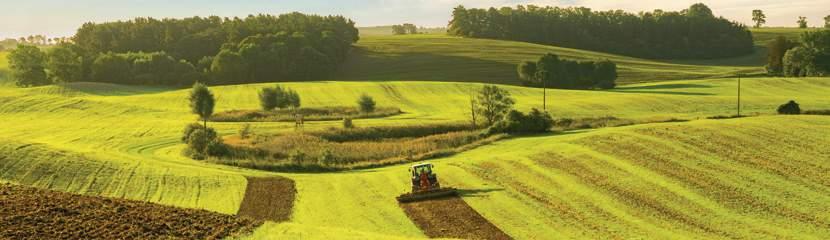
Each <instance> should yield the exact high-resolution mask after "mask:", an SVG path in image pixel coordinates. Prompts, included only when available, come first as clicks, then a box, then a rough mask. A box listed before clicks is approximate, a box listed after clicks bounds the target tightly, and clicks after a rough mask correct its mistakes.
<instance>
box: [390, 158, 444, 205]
mask: <svg viewBox="0 0 830 240" xmlns="http://www.w3.org/2000/svg"><path fill="white" fill-rule="evenodd" d="M434 168H435V166H434V165H432V164H431V163H421V164H416V165H413V166H412V167H410V168H409V172H410V173H411V175H412V177H411V179H412V191H411V192H410V193H406V194H403V195H401V196H398V198H397V199H398V202H402V203H404V202H414V201H421V200H426V199H433V198H441V197H446V196H455V195H457V193H456V190H455V189H454V188H441V184H440V183H439V182H438V175H436V174H435V172H433V169H434Z"/></svg>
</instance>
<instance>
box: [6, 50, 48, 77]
mask: <svg viewBox="0 0 830 240" xmlns="http://www.w3.org/2000/svg"><path fill="white" fill-rule="evenodd" d="M8 59H9V67H10V68H11V70H12V78H14V80H15V84H16V85H17V86H19V87H33V86H42V85H47V84H49V83H50V82H49V79H48V78H47V77H46V54H44V53H43V52H42V51H40V48H38V47H35V46H28V45H22V44H20V45H17V48H16V49H14V50H12V51H11V53H9V56H8Z"/></svg>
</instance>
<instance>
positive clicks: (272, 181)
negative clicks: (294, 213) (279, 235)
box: [237, 177, 297, 222]
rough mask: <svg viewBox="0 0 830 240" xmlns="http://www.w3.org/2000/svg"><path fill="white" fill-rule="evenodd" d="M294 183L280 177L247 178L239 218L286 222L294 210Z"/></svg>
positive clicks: (295, 192)
mask: <svg viewBox="0 0 830 240" xmlns="http://www.w3.org/2000/svg"><path fill="white" fill-rule="evenodd" d="M296 194H297V190H296V189H295V188H294V181H291V179H287V178H281V177H270V178H254V177H249V178H248V188H247V189H246V190H245V198H243V199H242V205H241V206H239V213H237V215H239V216H245V217H251V218H254V219H259V220H268V221H274V222H282V221H287V220H288V219H289V218H290V217H291V210H292V209H293V208H294V196H295V195H296Z"/></svg>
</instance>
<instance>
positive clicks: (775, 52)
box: [766, 36, 797, 75]
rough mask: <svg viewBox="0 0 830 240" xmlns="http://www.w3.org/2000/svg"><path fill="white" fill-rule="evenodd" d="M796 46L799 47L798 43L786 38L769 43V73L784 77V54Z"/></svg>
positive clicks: (777, 38)
mask: <svg viewBox="0 0 830 240" xmlns="http://www.w3.org/2000/svg"><path fill="white" fill-rule="evenodd" d="M795 46H797V43H796V42H793V41H790V40H789V39H787V38H786V37H784V36H778V37H776V38H775V40H773V41H771V42H769V43H767V65H766V69H767V73H769V74H770V75H782V74H783V73H784V54H786V53H787V51H789V50H790V49H792V48H794V47H795Z"/></svg>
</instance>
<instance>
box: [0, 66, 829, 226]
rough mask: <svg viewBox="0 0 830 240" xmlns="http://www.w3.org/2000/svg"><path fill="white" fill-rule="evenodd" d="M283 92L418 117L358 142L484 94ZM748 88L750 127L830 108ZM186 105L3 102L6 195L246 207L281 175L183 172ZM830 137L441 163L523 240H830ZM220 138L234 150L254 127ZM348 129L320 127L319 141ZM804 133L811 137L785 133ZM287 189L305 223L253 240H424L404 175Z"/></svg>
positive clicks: (657, 86) (526, 151)
mask: <svg viewBox="0 0 830 240" xmlns="http://www.w3.org/2000/svg"><path fill="white" fill-rule="evenodd" d="M270 85H271V84H256V85H237V86H223V87H214V88H212V90H213V91H214V93H215V94H216V96H217V98H218V104H217V111H223V110H229V109H251V108H257V97H256V91H257V90H259V89H260V88H261V87H263V86H270ZM285 85H286V86H288V87H291V88H292V89H294V90H296V91H297V92H298V93H299V94H300V95H301V97H302V101H303V104H304V105H305V106H338V105H344V104H352V103H354V102H355V100H356V99H357V97H358V96H359V95H360V94H361V93H363V92H366V93H369V94H370V95H372V96H374V97H375V100H377V101H378V103H379V105H380V106H394V107H400V108H401V109H402V110H404V111H405V112H406V114H404V115H400V116H396V117H392V118H387V119H366V120H355V124H356V125H357V126H369V125H393V124H414V123H424V122H448V121H461V120H465V119H466V115H467V113H466V109H467V101H468V99H469V93H470V91H472V90H474V89H476V88H478V87H480V86H481V85H480V84H471V83H442V82H309V83H289V84H285ZM742 85H743V87H744V91H743V96H742V97H743V100H744V101H745V102H744V104H745V105H744V111H745V112H760V113H772V112H773V111H774V109H775V107H776V106H777V105H779V104H781V103H784V102H785V101H787V100H789V99H795V100H797V101H798V102H799V103H801V104H802V107H803V108H813V109H815V108H830V99H827V98H826V93H827V92H828V91H830V82H828V81H827V79H826V78H805V79H777V78H756V79H745V80H744V82H743V84H742ZM506 88H507V89H508V90H509V91H511V93H512V94H513V95H514V96H515V97H516V98H517V101H518V102H519V105H518V107H519V108H520V109H524V110H526V109H529V108H531V107H539V106H540V105H541V102H539V101H538V100H539V99H540V94H541V90H539V89H530V88H523V87H506ZM734 89H735V82H734V80H732V79H712V80H689V81H671V82H661V83H649V84H634V85H629V86H625V87H622V88H620V89H617V90H613V91H564V90H550V91H549V92H548V93H549V94H550V95H549V96H550V98H549V102H548V106H549V107H550V110H551V111H552V113H553V115H554V116H556V117H588V116H607V115H613V116H618V117H625V118H656V117H681V118H701V117H705V116H711V115H723V114H731V113H732V112H733V111H734V101H735V96H734V95H735V91H734ZM186 95H187V90H174V89H166V88H143V87H128V86H120V85H111V84H90V83H74V84H68V85H66V86H47V87H39V88H31V89H19V88H11V87H0V117H1V118H2V119H3V121H0V136H3V138H2V140H0V159H1V160H0V181H7V182H16V183H23V184H27V185H34V186H38V187H42V188H49V189H54V190H60V191H66V192H73V193H84V194H92V195H104V196H111V197H123V198H128V199H136V200H146V201H151V202H158V203H162V204H167V205H174V206H182V207H191V208H203V209H208V210H212V211H217V212H222V213H235V212H236V211H237V210H238V208H239V203H240V201H241V197H242V195H243V194H244V189H245V184H246V182H245V181H246V180H245V178H244V177H243V176H252V175H253V176H262V175H271V174H273V173H265V172H260V171H252V170H243V169H236V168H232V167H226V166H217V165H211V164H205V163H202V162H198V161H192V160H189V159H185V158H184V157H182V156H181V154H180V151H181V149H182V147H183V145H182V144H180V143H179V137H180V134H181V133H180V132H181V130H182V128H183V126H184V125H185V124H186V123H189V122H192V121H193V120H194V119H195V117H194V116H193V115H192V114H189V111H188V109H187V102H186V100H185V98H186ZM424 99H428V100H424ZM827 124H830V119H828V118H825V117H807V116H805V117H779V116H768V117H759V118H747V119H739V120H725V121H713V120H702V121H693V122H689V123H674V124H657V125H646V126H634V127H625V128H614V129H603V130H595V131H582V132H572V133H569V134H564V135H548V136H537V137H529V138H518V139H512V140H507V141H504V142H498V143H496V144H495V145H491V146H487V147H483V148H479V149H476V150H473V151H470V152H466V153H463V154H461V155H457V156H454V157H451V158H448V159H442V160H438V161H437V162H438V164H439V165H438V168H437V169H438V171H439V174H441V175H442V179H443V180H444V181H445V182H446V183H445V184H447V185H452V186H457V187H460V188H462V189H464V190H465V191H463V193H464V197H465V200H467V201H468V202H469V203H470V204H471V205H472V206H473V207H474V208H476V210H478V211H479V212H480V213H481V214H482V215H484V216H485V217H486V218H488V219H489V220H490V221H492V222H494V223H495V224H496V225H497V226H499V227H500V228H502V229H503V230H504V231H505V232H507V233H508V234H511V235H513V236H514V237H517V238H520V239H526V238H540V237H543V236H563V237H588V238H612V237H620V238H630V237H637V236H640V237H642V236H662V237H666V238H684V237H688V238H698V237H712V236H716V235H723V234H724V233H729V234H732V235H729V236H733V237H737V238H752V237H753V236H758V235H759V234H765V235H767V236H777V237H781V238H788V237H792V235H793V234H795V233H803V234H813V235H817V236H820V235H822V234H823V235H826V234H828V233H827V232H826V229H828V228H826V227H824V226H826V225H824V224H826V223H827V222H828V216H827V215H826V214H825V213H826V212H827V211H826V209H828V207H830V206H828V205H827V203H828V202H830V201H826V200H827V199H826V198H827V196H828V195H827V193H828V185H827V184H828V182H827V179H826V178H824V177H822V176H820V175H817V173H821V171H824V172H826V168H827V167H828V166H827V165H826V164H825V163H823V162H821V161H819V160H820V159H827V157H828V156H827V154H828V152H827V151H826V149H823V148H821V146H823V144H824V143H825V142H827V139H826V136H829V135H830V133H828V132H826V131H827V129H826V128H820V127H819V126H826V125H827ZM211 125H212V126H214V127H216V128H217V129H218V130H219V131H220V132H222V133H224V134H230V133H234V132H236V131H237V130H238V129H239V128H240V126H241V124H240V123H221V124H220V123H211ZM339 125H340V122H339V121H334V122H315V123H308V125H307V126H306V129H319V128H324V127H329V126H339ZM814 128H815V129H814ZM253 129H254V131H255V132H279V131H292V130H293V125H292V124H291V123H255V124H253ZM791 132H793V133H798V134H786V133H791ZM771 136H776V137H771ZM704 139H705V140H704ZM720 146H725V147H723V148H722V147H720ZM726 149H736V150H734V151H727V150H726ZM739 153H746V154H751V155H743V154H739ZM634 154H636V155H634ZM793 159H796V160H798V161H794V160H793ZM802 159H803V160H802ZM657 162H660V163H661V164H660V165H654V164H655V163H657ZM609 163H610V164H609ZM677 169H684V170H683V171H680V172H677V171H676V170H677ZM796 170H797V171H796ZM684 173H688V174H691V175H682V174H684ZM279 175H282V176H286V177H289V178H292V179H293V180H295V181H296V184H297V188H298V199H297V202H296V204H295V212H294V214H293V216H292V219H291V221H290V222H288V223H284V224H267V225H265V226H263V227H262V228H261V229H259V230H258V231H257V232H256V233H255V235H254V237H255V238H261V237H274V238H279V237H285V238H292V237H310V238H325V237H330V236H339V235H349V236H356V238H377V239H386V238H388V237H389V236H395V237H403V238H419V237H423V234H422V233H421V232H420V230H419V229H418V228H417V227H416V226H415V225H414V224H413V223H412V222H411V221H409V219H408V218H406V216H405V215H404V213H403V212H402V210H401V209H400V208H399V207H398V206H397V203H396V202H395V200H394V198H393V197H394V196H396V195H398V194H400V193H403V192H404V191H406V189H407V186H406V184H407V182H406V180H405V179H406V176H407V172H406V170H405V166H393V167H387V168H380V169H371V170H364V171H352V172H344V173H329V174H289V173H280V174H279ZM710 175H711V176H710ZM603 179H615V181H612V182H608V181H604V180H603ZM618 179H621V180H620V181H616V180H618ZM713 179H717V180H718V181H714V180H713ZM770 179H771V180H770ZM762 180H763V181H762ZM753 182H754V183H755V185H752V183H753ZM715 186H716V187H715ZM719 189H728V190H729V191H730V192H724V191H719ZM782 192H783V194H778V193H782ZM645 193H653V194H648V195H646V194H645ZM745 206H753V208H747V207H745ZM505 209H510V211H505ZM822 210H824V211H822ZM312 226H313V227H312ZM782 226H792V227H791V228H790V229H792V230H787V229H784V227H782ZM585 234H594V235H585ZM805 236H806V235H805Z"/></svg>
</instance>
